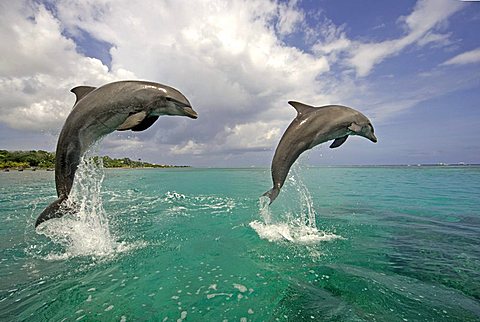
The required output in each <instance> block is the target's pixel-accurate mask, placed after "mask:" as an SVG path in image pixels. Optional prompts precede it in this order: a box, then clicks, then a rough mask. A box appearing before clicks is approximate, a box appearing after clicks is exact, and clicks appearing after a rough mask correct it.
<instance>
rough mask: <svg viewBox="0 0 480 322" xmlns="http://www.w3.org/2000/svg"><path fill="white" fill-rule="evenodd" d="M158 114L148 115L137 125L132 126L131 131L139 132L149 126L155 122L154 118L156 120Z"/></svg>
mask: <svg viewBox="0 0 480 322" xmlns="http://www.w3.org/2000/svg"><path fill="white" fill-rule="evenodd" d="M158 118H159V116H158V115H156V116H148V117H146V118H145V119H144V120H143V121H142V122H141V123H140V124H138V125H137V126H134V127H132V131H134V132H140V131H145V130H146V129H148V128H149V127H150V126H152V125H153V123H155V121H156V120H158Z"/></svg>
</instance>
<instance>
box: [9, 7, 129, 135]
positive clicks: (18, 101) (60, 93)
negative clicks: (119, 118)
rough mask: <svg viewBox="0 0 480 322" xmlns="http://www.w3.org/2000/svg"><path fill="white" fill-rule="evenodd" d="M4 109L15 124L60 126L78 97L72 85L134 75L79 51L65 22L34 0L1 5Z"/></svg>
mask: <svg viewBox="0 0 480 322" xmlns="http://www.w3.org/2000/svg"><path fill="white" fill-rule="evenodd" d="M0 7H1V10H0V28H1V30H2V39H5V40H6V41H1V42H0V51H1V52H2V56H1V60H0V75H2V76H1V77H0V113H1V115H2V122H4V123H6V124H8V125H9V126H10V127H12V128H17V129H28V130H52V129H55V130H54V131H58V129H59V128H60V126H61V125H62V123H63V120H64V119H65V118H66V116H67V115H68V113H69V112H70V110H71V107H72V105H73V102H74V96H73V94H71V93H69V90H70V88H72V87H74V86H77V85H81V84H92V85H99V84H102V83H106V82H110V81H112V80H114V79H117V78H123V77H125V76H127V75H128V76H130V77H132V76H133V74H132V73H129V72H125V71H117V72H116V73H110V72H109V71H108V68H107V67H106V66H105V65H103V64H102V63H101V62H100V61H99V60H97V59H94V58H89V57H85V56H82V55H80V54H79V53H78V52H77V51H76V45H75V43H74V42H73V41H72V40H71V39H68V38H66V37H65V36H63V35H62V30H61V27H60V22H59V21H58V20H57V19H55V17H53V15H52V13H51V12H50V11H48V10H46V9H45V7H44V6H42V5H38V4H35V3H31V2H21V1H14V2H9V3H6V2H2V3H1V4H0Z"/></svg>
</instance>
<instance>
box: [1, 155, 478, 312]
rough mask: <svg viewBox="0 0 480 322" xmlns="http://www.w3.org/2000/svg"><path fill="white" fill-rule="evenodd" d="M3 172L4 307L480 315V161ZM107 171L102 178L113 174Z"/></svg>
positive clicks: (13, 309)
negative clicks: (285, 170)
mask: <svg viewBox="0 0 480 322" xmlns="http://www.w3.org/2000/svg"><path fill="white" fill-rule="evenodd" d="M84 168H85V170H84V171H83V172H82V173H80V175H79V180H77V182H76V187H75V189H74V193H73V195H72V199H74V200H75V202H76V204H77V205H78V206H79V207H80V212H79V214H78V215H77V216H70V217H65V218H63V219H61V220H52V221H50V222H49V223H48V224H46V225H45V226H44V227H41V228H42V229H40V230H39V232H36V231H35V230H34V228H33V225H34V221H35V219H36V217H37V215H38V214H39V213H40V212H41V211H42V210H43V209H44V207H45V206H46V205H47V204H49V203H50V202H52V201H53V200H54V199H55V191H54V174H53V172H46V171H36V172H31V171H24V172H16V171H10V172H8V173H5V172H2V173H0V218H1V219H2V221H1V225H0V246H1V249H0V262H1V265H0V320H2V321H47V320H51V321H63V320H65V321H75V320H81V321H183V320H185V321H224V320H228V321H479V320H480V212H479V205H480V168H479V167H331V168H327V167H322V168H306V167H303V168H302V167H297V168H295V169H294V171H293V173H292V175H291V176H290V179H289V180H288V181H287V182H286V186H285V187H284V188H283V189H282V192H281V194H280V195H279V197H278V199H277V201H276V202H275V203H274V204H273V205H272V207H271V208H270V209H268V208H267V207H265V206H264V205H263V203H262V201H261V200H259V198H258V196H260V195H261V194H262V193H263V192H265V191H266V190H268V189H269V188H270V185H271V181H270V180H271V179H270V174H269V169H193V168H189V169H159V170H102V169H98V168H94V167H92V165H88V164H86V165H84ZM102 180H103V181H102Z"/></svg>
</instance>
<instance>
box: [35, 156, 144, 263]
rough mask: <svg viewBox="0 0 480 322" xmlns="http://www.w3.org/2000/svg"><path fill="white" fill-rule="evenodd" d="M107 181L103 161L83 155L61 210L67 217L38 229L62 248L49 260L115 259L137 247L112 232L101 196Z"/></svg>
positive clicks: (49, 255)
mask: <svg viewBox="0 0 480 322" xmlns="http://www.w3.org/2000/svg"><path fill="white" fill-rule="evenodd" d="M104 178H105V173H104V170H103V164H102V161H101V158H98V159H95V158H91V157H88V156H84V157H83V158H82V159H81V160H80V164H79V166H78V169H77V172H76V174H75V182H74V184H73V187H72V191H71V193H70V195H69V198H68V199H67V200H66V202H64V204H63V205H62V208H63V209H62V208H61V209H62V210H64V212H65V213H66V214H65V215H64V216H63V217H62V218H58V219H51V220H49V221H48V222H46V223H44V224H42V225H40V226H39V227H38V229H37V232H38V233H39V234H42V235H44V236H46V237H48V238H49V239H50V240H51V241H52V242H53V243H54V244H55V245H56V246H60V248H61V249H62V251H61V252H60V253H57V252H55V253H50V254H48V255H47V256H46V259H50V260H59V259H67V258H70V257H76V256H92V257H104V256H112V255H114V254H116V253H118V252H124V251H127V250H129V249H131V248H132V247H138V245H127V244H126V243H119V242H117V241H116V238H115V236H114V235H113V234H112V233H111V232H110V228H109V227H110V226H109V221H108V218H107V215H106V212H105V210H104V209H103V202H102V195H101V187H102V183H103V180H104Z"/></svg>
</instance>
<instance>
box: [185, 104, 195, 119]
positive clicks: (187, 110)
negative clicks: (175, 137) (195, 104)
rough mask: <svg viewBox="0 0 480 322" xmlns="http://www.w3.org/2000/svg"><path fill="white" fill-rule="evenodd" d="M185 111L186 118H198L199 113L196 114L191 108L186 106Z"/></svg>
mask: <svg viewBox="0 0 480 322" xmlns="http://www.w3.org/2000/svg"><path fill="white" fill-rule="evenodd" d="M183 111H184V112H185V115H186V116H188V117H190V118H192V119H196V118H198V114H197V112H195V111H194V110H193V108H192V107H191V106H185V107H184V108H183Z"/></svg>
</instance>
